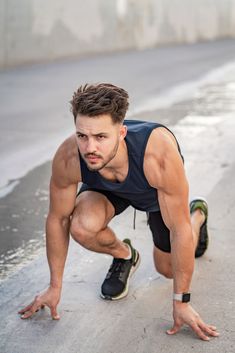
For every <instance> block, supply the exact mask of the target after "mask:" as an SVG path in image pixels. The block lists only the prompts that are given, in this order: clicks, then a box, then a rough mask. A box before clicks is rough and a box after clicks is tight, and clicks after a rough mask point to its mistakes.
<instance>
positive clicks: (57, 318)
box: [52, 315, 60, 320]
mask: <svg viewBox="0 0 235 353" xmlns="http://www.w3.org/2000/svg"><path fill="white" fill-rule="evenodd" d="M52 319H53V320H59V319H60V316H59V315H56V316H53V318H52Z"/></svg>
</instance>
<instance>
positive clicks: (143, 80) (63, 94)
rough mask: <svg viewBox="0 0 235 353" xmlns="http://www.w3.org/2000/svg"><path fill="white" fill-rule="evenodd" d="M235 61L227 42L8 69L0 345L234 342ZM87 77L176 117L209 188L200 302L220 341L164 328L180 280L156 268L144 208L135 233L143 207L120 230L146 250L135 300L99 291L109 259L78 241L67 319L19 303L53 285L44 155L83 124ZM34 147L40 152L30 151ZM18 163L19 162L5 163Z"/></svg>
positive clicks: (0, 87)
mask: <svg viewBox="0 0 235 353" xmlns="http://www.w3.org/2000/svg"><path fill="white" fill-rule="evenodd" d="M234 59H235V42H234V41H230V40H226V41H220V42H215V43H213V42H211V43H202V44H197V45H190V46H179V47H177V46H176V47H167V48H160V49H155V50H149V51H144V52H138V53H135V52H131V53H121V54H115V55H109V56H100V57H98V58H90V59H83V60H79V61H67V62H58V63H51V64H48V65H38V66H34V67H30V68H21V69H15V70H11V71H8V72H2V73H1V74H0V82H1V84H0V92H1V99H2V101H1V106H2V108H1V120H0V123H1V132H0V134H1V136H0V137H1V143H0V146H1V151H0V155H1V160H2V161H3V163H2V166H3V169H2V170H1V174H2V179H1V180H2V190H3V195H4V193H5V194H6V193H7V192H8V194H7V195H6V196H5V197H2V198H1V199H0V210H1V219H0V220H1V229H0V231H1V233H0V248H1V258H0V260H1V262H0V266H1V270H2V275H1V276H2V279H3V278H5V280H3V281H2V283H1V285H0V316H1V322H0V352H2V353H9V352H10V353H28V352H29V353H32V352H33V353H37V352H38V353H44V352H59V353H60V352H61V353H62V352H63V353H67V352H72V353H73V352H74V353H75V352H76V353H78V352H81V353H93V352H94V353H118V352H119V353H126V352H133V353H134V352H135V353H136V352H139V353H143V352H147V353H152V352H166V351H167V352H169V353H171V352H172V353H173V352H174V353H177V352H183V353H184V352H187V353H188V352H189V351H194V352H197V353H198V352H225V353H232V352H233V351H234V345H235V337H234V327H235V306H234V289H235V281H234V278H235V277H234V268H235V266H234V265H235V264H234V261H235V260H234V240H233V232H234V226H235V221H234V217H233V214H234V211H235V204H234V197H235V181H234V172H235V163H234V162H235V154H234V150H235V138H234V137H235V118H234V109H235V63H234ZM228 63H230V65H228ZM209 72H210V73H211V75H209V76H208V73H209ZM86 81H92V82H94V81H95V82H96V81H111V82H114V83H116V84H120V85H122V86H123V87H125V88H127V89H128V90H129V92H130V94H131V97H132V116H133V112H134V111H136V115H135V116H136V117H138V118H142V119H146V120H147V119H149V120H156V121H160V122H162V123H167V124H168V126H170V127H171V128H172V129H173V131H174V132H175V134H176V135H177V137H178V139H179V141H180V144H181V146H182V150H183V154H184V156H185V160H186V164H185V166H186V170H187V174H188V178H189V181H190V185H191V195H195V194H196V195H198V194H200V195H201V194H202V195H203V196H205V197H207V199H208V202H209V206H210V218H209V230H210V234H211V241H210V247H209V250H208V252H207V253H206V255H205V256H204V257H203V258H201V259H199V260H198V261H197V262H196V268H195V274H194V280H193V285H192V294H193V295H192V297H193V299H192V302H193V305H194V306H195V308H196V309H197V310H198V311H199V312H200V313H201V314H202V316H203V318H204V319H205V320H206V321H208V322H211V323H213V324H216V325H217V326H218V329H219V331H220V332H221V336H220V338H218V339H213V340H211V342H209V343H205V342H201V341H200V340H198V339H196V338H195V336H194V335H193V334H192V333H191V332H190V330H189V329H188V328H185V329H183V330H182V331H181V332H180V333H179V334H178V335H176V336H174V337H168V336H167V335H166V334H165V330H166V329H167V328H169V327H170V325H171V323H172V318H171V293H172V284H171V281H169V280H166V279H164V278H162V277H161V276H160V275H158V274H157V273H156V272H155V271H154V268H153V264H152V260H151V255H150V254H151V251H152V243H151V235H150V232H149V230H148V228H147V226H146V219H145V215H144V214H143V213H141V212H138V213H137V223H136V225H137V229H136V230H133V229H132V215H133V210H132V209H128V210H127V211H126V213H125V214H123V215H121V216H120V217H119V218H117V219H115V220H114V221H113V228H114V229H115V231H116V232H117V234H119V235H120V238H124V237H126V236H127V235H128V236H129V237H131V238H132V239H133V242H134V244H135V245H136V247H137V248H138V249H139V250H140V252H141V256H142V263H141V266H140V268H139V270H138V271H137V272H136V274H135V275H134V277H133V281H132V282H131V288H130V293H129V296H128V297H127V298H126V299H124V300H122V301H120V302H117V303H110V302H108V303H107V302H104V301H102V300H101V299H100V298H99V288H100V283H101V282H102V280H103V277H104V275H105V273H106V271H107V268H108V266H109V264H110V258H109V257H108V256H103V255H98V254H93V253H91V252H88V251H86V250H84V249H82V248H81V247H79V246H77V244H74V243H73V242H71V246H70V253H69V257H68V261H67V265H66V271H65V278H64V289H63V297H62V301H61V304H60V313H61V320H60V322H53V321H51V319H50V316H49V313H48V310H47V309H46V310H44V311H41V312H39V313H38V314H37V315H35V317H34V318H32V319H31V320H29V321H21V320H20V318H19V317H18V316H17V315H16V312H17V309H18V308H19V306H21V305H24V304H27V303H28V301H30V300H31V299H32V298H33V296H34V295H35V294H36V292H38V291H40V290H42V289H43V288H44V287H45V286H46V285H47V283H48V279H49V277H48V269H47V265H46V259H45V254H44V249H43V242H44V236H43V233H44V219H45V215H46V212H47V207H48V180H49V175H50V162H47V163H44V164H42V165H41V163H42V162H45V161H46V160H47V159H50V156H51V155H52V154H53V152H54V150H53V149H55V146H56V143H58V140H59V138H63V137H65V135H66V134H67V133H69V132H70V130H71V131H72V128H73V126H72V118H71V116H70V115H69V113H68V112H66V109H68V107H67V104H66V102H67V101H68V100H69V98H70V96H71V92H72V91H73V89H74V88H75V87H76V86H77V85H78V84H80V83H83V82H86ZM174 87H176V88H177V87H178V90H177V89H173V88H174ZM177 92H181V94H180V95H177ZM13 98H14V104H13V103H11V102H12V99H13ZM167 102H168V103H167ZM170 102H171V103H172V105H170ZM69 124H70V125H69ZM63 135H64V136H63ZM48 141H49V142H48ZM32 144H33V145H34V144H35V146H36V147H35V148H33V153H32V156H34V154H35V158H32V156H29V155H28V154H27V153H28V152H30V151H28V150H30V148H31V145H32ZM40 146H42V147H44V149H43V148H40ZM49 147H51V150H50V148H49ZM45 150H46V151H45ZM52 150H53V151H52ZM25 155H26V157H25ZM19 156H20V158H19ZM32 159H33V160H32ZM4 163H5V164H4ZM7 163H8V164H7ZM14 163H15V164H17V163H18V165H17V166H16V167H15V169H14V166H13V167H12V169H10V170H7V171H6V172H5V171H4V169H5V168H6V167H7V166H9V165H10V166H11V165H12V164H14ZM36 166H37V167H36ZM26 172H28V173H27V174H26ZM25 174H26V175H25ZM15 179H16V181H17V182H18V184H17V185H16V186H15V188H14V190H13V191H12V192H9V189H8V190H7V189H6V183H7V182H8V181H9V180H15ZM11 185H12V184H11Z"/></svg>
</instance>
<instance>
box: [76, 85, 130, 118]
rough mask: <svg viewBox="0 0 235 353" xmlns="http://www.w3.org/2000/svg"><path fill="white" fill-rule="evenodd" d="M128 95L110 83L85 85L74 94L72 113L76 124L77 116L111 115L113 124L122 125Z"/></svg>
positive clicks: (127, 104) (127, 103)
mask: <svg viewBox="0 0 235 353" xmlns="http://www.w3.org/2000/svg"><path fill="white" fill-rule="evenodd" d="M128 98H129V96H128V93H127V92H126V91H125V90H124V89H123V88H120V87H117V86H114V85H112V84H110V83H99V84H85V85H84V86H80V87H79V88H78V90H77V91H76V92H74V94H73V99H72V100H71V101H70V103H71V111H72V113H73V116H74V121H75V122H76V119H77V115H78V114H81V115H87V116H91V117H92V116H97V115H101V114H110V115H111V118H112V121H113V123H114V124H115V123H122V122H123V120H124V118H125V115H126V112H127V109H128V106H129V102H128Z"/></svg>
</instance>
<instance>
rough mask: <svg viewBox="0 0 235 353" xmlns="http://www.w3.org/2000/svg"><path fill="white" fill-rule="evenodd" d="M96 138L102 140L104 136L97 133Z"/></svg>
mask: <svg viewBox="0 0 235 353" xmlns="http://www.w3.org/2000/svg"><path fill="white" fill-rule="evenodd" d="M97 138H98V140H102V139H104V138H105V136H103V135H98V136H97Z"/></svg>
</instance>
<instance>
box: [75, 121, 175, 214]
mask: <svg viewBox="0 0 235 353" xmlns="http://www.w3.org/2000/svg"><path fill="white" fill-rule="evenodd" d="M124 125H126V126H127V129H128V130H127V135H126V137H125V142H126V146H127V151H128V160H129V169H128V174H127V177H126V179H125V180H124V181H123V182H113V181H109V180H107V179H105V178H104V177H102V176H101V175H100V174H99V172H97V171H90V170H89V169H88V168H87V166H86V163H85V162H84V160H83V159H82V158H81V157H80V165H81V175H82V182H83V183H85V184H87V185H88V186H90V187H92V188H95V189H98V190H106V191H110V192H112V193H113V194H114V195H117V196H119V197H122V198H124V199H127V200H129V201H130V204H131V205H132V206H133V207H134V208H136V209H137V210H140V211H146V212H155V211H159V203H158V197H157V190H156V189H155V188H153V187H151V186H150V185H149V183H148V181H147V179H146V177H145V175H144V170H143V160H144V154H145V149H146V145H147V142H148V139H149V136H150V134H151V132H152V131H153V129H156V128H158V127H165V126H163V125H161V124H158V123H153V122H146V121H140V120H125V121H124ZM167 130H169V129H167ZM169 131H170V130H169ZM178 148H179V145H178ZM179 152H180V148H179Z"/></svg>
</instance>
